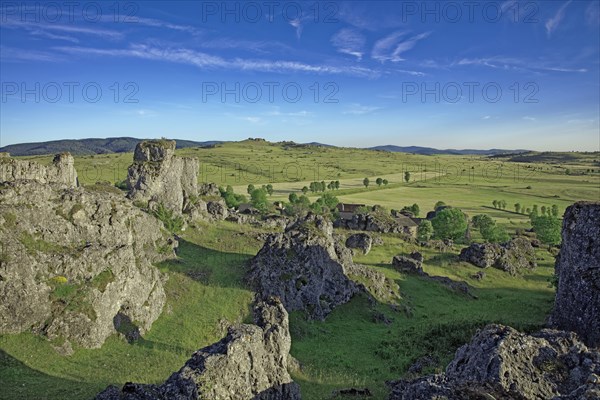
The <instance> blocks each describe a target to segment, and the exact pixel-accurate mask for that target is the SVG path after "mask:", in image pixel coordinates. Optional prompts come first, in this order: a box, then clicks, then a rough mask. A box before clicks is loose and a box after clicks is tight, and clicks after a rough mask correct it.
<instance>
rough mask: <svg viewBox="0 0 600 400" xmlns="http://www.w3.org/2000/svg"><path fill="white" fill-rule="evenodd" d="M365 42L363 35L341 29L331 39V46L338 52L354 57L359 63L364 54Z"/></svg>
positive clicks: (347, 29)
mask: <svg viewBox="0 0 600 400" xmlns="http://www.w3.org/2000/svg"><path fill="white" fill-rule="evenodd" d="M365 42H366V40H365V37H364V36H363V35H362V34H360V33H359V32H357V31H356V30H354V29H349V28H344V29H341V30H340V31H338V32H337V33H336V34H335V35H333V36H332V38H331V44H333V45H334V46H335V47H336V48H337V51H338V52H340V53H343V54H349V55H351V56H354V57H356V58H357V59H358V60H359V61H360V60H361V59H362V56H363V54H364V47H365Z"/></svg>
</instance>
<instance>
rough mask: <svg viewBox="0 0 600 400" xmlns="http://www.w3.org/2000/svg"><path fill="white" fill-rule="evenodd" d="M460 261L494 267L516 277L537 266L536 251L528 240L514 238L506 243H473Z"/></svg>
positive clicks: (463, 250)
mask: <svg viewBox="0 0 600 400" xmlns="http://www.w3.org/2000/svg"><path fill="white" fill-rule="evenodd" d="M459 259H460V260H461V261H466V262H469V263H471V264H473V265H475V266H477V267H479V268H488V267H494V268H497V269H500V270H503V271H505V272H508V273H509V274H511V275H513V276H515V275H518V274H520V273H522V272H523V271H524V270H532V269H534V268H535V267H536V266H537V263H536V257H535V250H534V248H533V247H532V246H531V243H530V241H529V240H528V239H526V238H523V237H517V238H514V239H512V240H510V241H508V242H506V243H503V244H497V243H472V244H471V245H470V246H469V247H465V248H464V249H462V250H461V252H460V255H459Z"/></svg>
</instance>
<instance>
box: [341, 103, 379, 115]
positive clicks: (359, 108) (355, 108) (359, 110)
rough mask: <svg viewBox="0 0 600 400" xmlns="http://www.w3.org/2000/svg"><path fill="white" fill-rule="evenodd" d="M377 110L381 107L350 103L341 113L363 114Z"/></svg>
mask: <svg viewBox="0 0 600 400" xmlns="http://www.w3.org/2000/svg"><path fill="white" fill-rule="evenodd" d="M378 110H381V107H376V106H365V105H362V104H360V103H352V104H350V105H349V106H348V107H347V108H346V110H344V111H342V114H350V115H365V114H371V113H373V112H375V111H378Z"/></svg>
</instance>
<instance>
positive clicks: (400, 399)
mask: <svg viewBox="0 0 600 400" xmlns="http://www.w3.org/2000/svg"><path fill="white" fill-rule="evenodd" d="M599 371H600V353H599V352H598V351H594V350H590V349H588V348H587V347H586V346H585V345H584V344H583V343H581V342H580V341H579V340H578V339H577V336H576V335H575V334H574V333H571V332H563V331H555V330H549V329H544V330H542V331H540V332H538V333H536V334H533V335H527V334H524V333H521V332H518V331H516V330H515V329H513V328H511V327H507V326H502V325H488V326H487V327H485V328H484V329H482V330H480V331H478V332H477V334H475V336H474V337H473V338H472V339H471V342H470V343H468V344H466V345H464V346H462V347H461V348H459V349H458V350H457V352H456V355H455V357H454V360H453V361H452V362H451V363H450V364H449V365H448V367H447V368H446V372H445V374H439V375H430V376H426V377H422V378H418V379H415V380H409V381H407V380H402V381H397V382H389V383H388V385H389V386H390V387H391V389H392V391H391V394H390V397H389V399H390V400H409V399H410V400H412V399H424V400H434V399H441V398H443V399H448V400H462V399H492V398H493V399H523V400H529V399H531V400H533V399H584V398H589V399H592V398H597V397H593V396H595V395H597V394H598V393H600V391H599V390H598V386H597V385H594V384H590V383H588V380H589V377H590V376H591V375H592V374H598V372H599ZM577 396H578V397H577ZM586 396H587V397H586Z"/></svg>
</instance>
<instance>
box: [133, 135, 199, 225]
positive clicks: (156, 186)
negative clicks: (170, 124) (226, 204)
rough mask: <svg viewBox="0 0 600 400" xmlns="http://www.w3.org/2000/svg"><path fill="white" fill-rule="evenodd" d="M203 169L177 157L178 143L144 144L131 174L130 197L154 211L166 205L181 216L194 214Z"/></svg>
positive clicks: (141, 143)
mask: <svg viewBox="0 0 600 400" xmlns="http://www.w3.org/2000/svg"><path fill="white" fill-rule="evenodd" d="M199 168H200V164H199V162H198V160H197V159H195V158H184V157H177V156H175V141H174V140H152V141H143V142H140V143H138V145H137V146H136V148H135V153H134V157H133V164H132V165H131V166H130V167H129V170H128V176H127V182H128V186H129V194H128V197H129V198H130V199H131V200H133V201H143V202H149V203H148V205H149V207H150V208H153V207H154V206H156V205H158V204H160V203H162V204H164V206H165V207H167V208H169V209H171V210H173V211H174V212H175V213H177V214H178V215H181V214H182V213H184V212H186V213H188V214H189V213H192V209H193V208H194V205H195V204H194V203H195V202H196V201H197V198H198V172H199Z"/></svg>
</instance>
